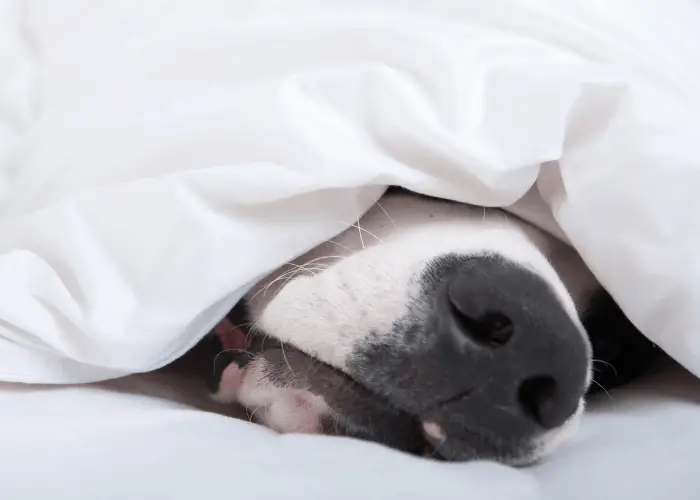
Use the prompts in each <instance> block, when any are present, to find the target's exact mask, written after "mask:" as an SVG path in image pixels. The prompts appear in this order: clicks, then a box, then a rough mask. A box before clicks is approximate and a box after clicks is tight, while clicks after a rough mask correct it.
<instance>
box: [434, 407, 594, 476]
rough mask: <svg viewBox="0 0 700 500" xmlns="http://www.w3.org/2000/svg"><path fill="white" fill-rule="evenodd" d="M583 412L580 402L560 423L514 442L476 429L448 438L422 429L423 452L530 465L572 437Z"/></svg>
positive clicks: (456, 459) (464, 459) (460, 459)
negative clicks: (508, 441)
mask: <svg viewBox="0 0 700 500" xmlns="http://www.w3.org/2000/svg"><path fill="white" fill-rule="evenodd" d="M582 413H583V405H581V409H580V410H579V411H577V413H576V414H575V415H573V416H572V417H571V419H570V420H569V421H568V422H567V423H566V424H564V425H563V426H561V427H559V428H557V429H553V430H551V431H547V432H544V433H542V434H541V435H540V436H537V437H535V438H532V439H529V440H523V441H521V442H516V443H507V442H504V441H502V440H500V439H498V437H496V436H491V435H489V434H488V433H483V432H478V431H475V432H469V431H468V430H467V431H463V433H462V436H463V437H462V438H451V439H446V438H445V437H444V436H440V435H435V434H434V433H435V431H434V430H433V432H432V433H431V432H430V431H428V432H424V437H425V440H426V444H425V447H424V450H425V451H424V456H426V457H430V458H434V459H437V460H441V461H449V462H468V461H475V460H476V461H478V460H489V461H497V462H499V463H502V464H504V465H509V466H512V467H528V466H532V465H535V464H537V463H539V462H542V461H545V460H547V458H549V457H550V456H551V455H552V454H553V453H554V452H555V451H557V450H558V449H559V448H560V447H561V446H562V445H564V444H565V443H566V442H568V441H569V440H571V439H572V438H573V436H574V435H575V433H576V431H577V429H578V425H579V421H580V417H581V414H582ZM424 427H425V426H424ZM431 434H433V435H431Z"/></svg>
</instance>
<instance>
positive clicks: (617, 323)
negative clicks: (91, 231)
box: [581, 288, 665, 394]
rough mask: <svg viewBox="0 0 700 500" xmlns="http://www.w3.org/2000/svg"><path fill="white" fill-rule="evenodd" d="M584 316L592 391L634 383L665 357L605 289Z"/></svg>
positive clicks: (596, 295) (595, 296) (596, 293)
mask: <svg viewBox="0 0 700 500" xmlns="http://www.w3.org/2000/svg"><path fill="white" fill-rule="evenodd" d="M581 319H582V322H583V326H584V327H585V329H586V331H587V332H588V336H589V338H590V340H591V345H592V347H593V379H594V380H595V383H593V384H591V387H590V389H589V394H592V393H596V392H598V391H602V390H606V391H607V390H610V389H613V388H615V387H618V386H620V385H623V384H626V383H628V382H631V381H632V380H634V379H636V378H638V377H641V376H643V375H645V374H647V373H649V372H651V371H652V369H653V368H654V367H655V366H656V362H657V361H659V360H661V359H662V358H663V357H664V356H665V354H664V352H663V351H662V350H661V349H660V348H659V347H658V346H657V345H656V344H654V343H653V342H651V341H650V340H649V339H647V338H646V337H645V336H644V335H643V334H642V333H641V332H640V331H639V330H638V329H637V328H636V327H635V326H634V325H633V324H632V322H631V321H630V320H629V319H628V318H627V316H625V313H624V312H622V309H620V307H619V306H618V305H617V303H616V302H615V301H614V300H613V298H612V297H611V296H610V294H609V293H608V292H607V291H605V290H603V289H602V288H601V289H600V290H598V291H596V292H595V293H594V294H593V295H592V296H591V298H590V300H589V302H588V304H587V306H586V309H585V311H584V313H583V315H582V318H581Z"/></svg>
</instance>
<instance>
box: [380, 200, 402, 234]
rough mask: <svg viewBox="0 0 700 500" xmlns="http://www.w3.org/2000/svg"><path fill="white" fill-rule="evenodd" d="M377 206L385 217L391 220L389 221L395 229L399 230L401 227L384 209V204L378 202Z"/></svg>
mask: <svg viewBox="0 0 700 500" xmlns="http://www.w3.org/2000/svg"><path fill="white" fill-rule="evenodd" d="M376 205H377V206H378V207H379V210H381V211H382V212H384V215H386V218H387V219H389V220H390V221H391V223H392V224H393V226H394V228H395V229H398V228H399V226H397V225H396V222H395V221H394V219H392V218H391V215H389V212H387V211H386V210H385V209H384V207H383V206H382V204H381V203H379V202H377V203H376Z"/></svg>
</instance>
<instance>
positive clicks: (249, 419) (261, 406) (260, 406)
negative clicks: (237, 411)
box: [246, 404, 267, 423]
mask: <svg viewBox="0 0 700 500" xmlns="http://www.w3.org/2000/svg"><path fill="white" fill-rule="evenodd" d="M265 406H267V405H266V404H261V405H259V406H257V407H255V409H254V410H253V412H252V413H248V409H247V408H246V413H247V414H248V415H247V416H248V422H251V423H252V422H253V417H255V413H256V412H257V411H258V410H259V409H260V408H263V407H265Z"/></svg>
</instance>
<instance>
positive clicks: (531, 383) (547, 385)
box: [518, 376, 568, 429]
mask: <svg viewBox="0 0 700 500" xmlns="http://www.w3.org/2000/svg"><path fill="white" fill-rule="evenodd" d="M557 389H558V384H557V381H556V380H555V379H554V378H553V377H550V376H539V377H532V378H528V379H526V380H525V381H524V382H523V383H522V384H521V385H520V389H519V393H518V399H519V401H520V406H521V407H522V409H523V411H524V412H525V414H526V415H528V416H529V417H530V418H532V419H533V420H535V421H536V422H538V423H539V424H540V425H542V427H544V428H546V429H553V428H554V427H558V426H559V425H561V424H562V423H564V421H565V420H566V418H567V417H568V415H565V416H564V417H563V418H562V417H561V416H559V414H561V412H559V411H557V409H556V397H557Z"/></svg>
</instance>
